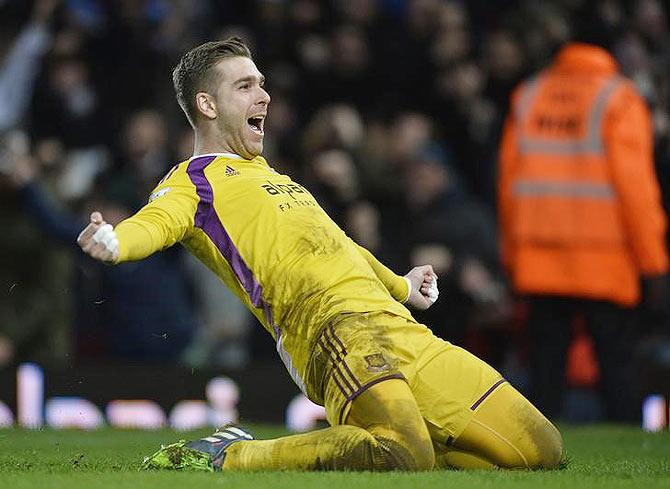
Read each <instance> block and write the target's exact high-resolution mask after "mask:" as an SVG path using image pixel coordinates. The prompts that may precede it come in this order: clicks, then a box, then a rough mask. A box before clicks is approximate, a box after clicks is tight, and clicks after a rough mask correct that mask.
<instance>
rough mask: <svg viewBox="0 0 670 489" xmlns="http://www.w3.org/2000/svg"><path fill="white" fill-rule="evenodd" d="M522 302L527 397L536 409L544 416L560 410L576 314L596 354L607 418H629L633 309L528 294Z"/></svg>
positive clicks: (631, 414)
mask: <svg viewBox="0 0 670 489" xmlns="http://www.w3.org/2000/svg"><path fill="white" fill-rule="evenodd" d="M528 304H529V317H528V329H529V338H530V366H531V372H530V374H531V397H532V401H533V402H534V403H535V405H536V406H537V408H538V409H540V411H542V413H543V414H545V416H547V417H549V418H557V417H560V415H561V407H562V404H563V393H564V390H565V384H566V357H567V351H568V347H569V345H570V341H571V339H572V331H573V329H572V325H573V323H574V320H575V318H576V317H577V315H579V314H581V315H582V316H583V318H584V320H585V323H586V327H587V330H588V332H589V333H590V335H591V337H592V338H593V342H594V346H595V350H596V354H597V357H598V363H599V366H600V386H599V387H600V391H601V395H602V399H603V401H604V406H605V412H606V413H607V417H608V420H610V421H633V420H634V419H635V418H636V416H637V410H636V408H635V406H634V405H633V401H632V397H633V396H632V394H631V392H632V384H631V381H632V378H631V377H632V366H631V362H630V359H631V352H632V349H633V340H634V336H633V333H634V330H633V318H634V314H633V311H632V310H631V309H626V308H622V307H620V306H617V305H616V304H613V303H611V302H605V301H593V300H585V299H574V298H567V297H551V296H532V297H529V298H528Z"/></svg>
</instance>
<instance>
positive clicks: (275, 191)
mask: <svg viewBox="0 0 670 489" xmlns="http://www.w3.org/2000/svg"><path fill="white" fill-rule="evenodd" d="M261 188H262V189H264V190H265V191H266V192H267V193H269V194H270V195H288V196H289V197H291V198H293V199H295V198H296V197H295V195H293V194H308V193H309V192H308V191H307V189H306V188H305V187H303V186H302V185H299V184H297V183H293V182H291V183H272V182H270V181H269V180H268V181H266V183H264V184H263V185H261Z"/></svg>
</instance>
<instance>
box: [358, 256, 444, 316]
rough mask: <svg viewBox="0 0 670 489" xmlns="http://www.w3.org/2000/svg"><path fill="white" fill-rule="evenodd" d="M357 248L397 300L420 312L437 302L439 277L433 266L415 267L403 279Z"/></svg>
mask: <svg viewBox="0 0 670 489" xmlns="http://www.w3.org/2000/svg"><path fill="white" fill-rule="evenodd" d="M356 246H357V247H358V250H359V251H360V253H361V255H363V257H364V258H365V260H366V261H367V262H368V264H369V265H370V266H371V267H372V270H374V272H375V275H377V278H379V280H381V282H382V283H383V284H384V286H385V287H386V289H387V290H388V291H389V293H390V294H391V296H392V297H393V298H394V299H395V300H397V301H398V302H402V303H403V304H409V305H410V306H412V307H414V308H416V309H420V310H423V309H428V308H429V307H430V306H432V305H433V303H434V302H435V301H436V300H437V297H438V295H439V292H438V290H437V275H436V274H435V271H434V270H433V267H432V266H431V265H423V266H420V267H414V268H413V269H412V270H410V271H409V273H408V274H407V275H405V276H404V277H401V276H400V275H397V274H396V273H394V272H393V271H392V270H391V269H389V268H388V267H387V266H386V265H384V264H383V263H381V262H380V261H379V260H377V258H375V256H374V255H373V254H372V253H370V252H369V251H368V250H366V249H365V248H363V247H362V246H360V245H358V244H357V245H356Z"/></svg>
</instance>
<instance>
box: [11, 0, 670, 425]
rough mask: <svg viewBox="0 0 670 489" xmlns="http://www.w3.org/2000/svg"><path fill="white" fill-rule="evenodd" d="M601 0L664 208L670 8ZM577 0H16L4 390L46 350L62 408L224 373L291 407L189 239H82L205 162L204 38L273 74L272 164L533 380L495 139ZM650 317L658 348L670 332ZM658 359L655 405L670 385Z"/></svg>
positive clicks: (464, 331) (595, 412) (576, 401)
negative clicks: (142, 242) (189, 53)
mask: <svg viewBox="0 0 670 489" xmlns="http://www.w3.org/2000/svg"><path fill="white" fill-rule="evenodd" d="M596 3H597V4H598V5H599V8H598V12H599V19H598V20H599V21H598V22H597V23H596V24H595V25H594V28H598V29H603V30H607V31H608V32H609V33H611V34H612V35H614V36H615V37H616V39H617V41H616V43H615V46H614V49H613V52H614V54H615V55H616V57H617V59H618V61H619V62H620V64H621V68H622V70H623V72H624V73H625V74H626V75H627V76H629V77H631V78H632V79H633V80H634V81H635V83H636V85H637V86H638V88H639V90H640V91H641V93H642V94H643V95H644V96H645V98H646V99H647V101H648V102H649V104H650V106H651V108H652V110H653V116H654V122H655V131H656V133H655V142H656V166H657V174H658V178H659V181H660V183H661V188H662V190H663V195H664V202H665V203H666V204H667V203H668V191H669V190H670V180H669V179H670V83H669V78H668V76H667V74H668V72H670V70H669V66H668V64H669V63H670V34H669V33H668V27H667V24H668V22H667V12H666V7H665V6H664V4H663V3H662V2H660V1H657V0H641V1H630V2H627V1H616V0H608V1H600V2H596ZM580 4H581V2H580V1H579V0H554V1H544V2H531V1H521V0H519V1H514V0H505V1H498V2H485V1H479V0H472V1H467V2H459V1H441V0H414V1H403V0H378V1H375V0H352V1H331V2H319V1H313V0H296V1H293V2H289V1H278V0H264V1H249V2H243V1H239V2H234V1H223V0H221V1H216V0H209V1H207V0H201V1H186V0H172V1H170V0H124V1H118V2H107V1H102V0H65V1H61V2H59V1H55V0H36V1H35V2H25V1H17V0H4V1H0V32H1V34H0V56H1V57H2V58H0V59H2V60H3V65H2V67H1V68H0V70H1V71H0V80H2V83H8V84H11V81H12V80H14V81H15V82H16V81H17V80H20V81H21V83H15V84H16V85H17V86H15V87H13V88H11V89H8V90H7V91H5V92H3V93H5V94H9V95H10V96H11V97H10V96H8V98H6V99H5V100H3V101H2V106H3V108H2V109H1V110H0V133H1V134H2V153H1V155H0V166H1V171H2V173H1V174H0V201H1V202H2V203H1V204H0V215H1V216H2V228H3V229H4V230H5V232H3V233H2V234H1V235H0V287H2V289H1V290H2V293H1V294H0V321H1V322H0V400H2V401H5V402H6V403H7V405H8V406H9V407H10V409H11V410H12V411H13V412H16V410H17V404H18V398H17V393H16V387H17V381H16V371H17V370H16V367H17V366H18V365H19V364H21V363H24V362H26V361H32V362H36V363H37V364H39V365H40V366H42V367H44V368H45V369H46V384H45V397H46V398H51V397H54V396H81V397H83V398H86V399H88V400H92V401H93V402H94V403H95V404H96V405H98V406H99V407H100V408H104V407H105V405H106V404H107V403H108V402H109V401H110V400H113V399H124V398H125V399H152V400H155V401H156V402H158V403H159V405H160V406H162V407H163V409H165V410H166V411H167V410H169V409H171V408H172V407H173V406H174V404H175V403H176V402H177V401H178V400H181V399H189V398H195V399H204V398H205V389H206V384H207V381H208V380H209V379H211V378H212V377H215V376H217V375H227V376H229V377H231V378H233V379H235V380H236V381H237V383H238V385H239V386H241V388H242V392H241V404H240V411H241V412H243V413H246V414H245V415H246V416H248V417H251V418H253V419H260V418H263V416H265V419H267V420H278V419H281V417H282V416H283V415H284V412H285V409H286V406H287V403H288V402H289V401H290V400H291V399H292V396H293V395H295V394H296V393H297V389H295V388H294V387H292V386H291V385H290V381H289V380H288V376H287V375H286V374H285V372H284V369H283V366H282V365H281V363H280V362H279V361H278V359H277V358H276V353H275V352H274V345H273V344H272V342H271V340H270V338H269V337H266V335H265V334H264V332H263V331H262V330H261V328H259V327H258V326H257V325H255V324H254V321H253V320H252V318H251V316H250V315H248V314H247V313H246V312H245V311H244V310H243V309H241V306H240V304H238V303H237V302H236V300H235V299H234V298H232V297H231V296H230V295H229V294H227V293H226V291H225V290H224V289H223V287H221V286H219V285H218V284H217V282H216V279H215V278H214V277H213V276H211V275H210V274H209V272H207V271H206V270H204V269H203V268H202V267H201V266H200V265H198V264H197V263H195V262H194V261H193V260H192V259H191V258H190V257H188V256H187V255H186V253H184V252H183V251H182V250H180V249H174V250H170V251H168V252H166V253H162V254H160V255H157V256H155V257H153V258H151V259H149V260H146V261H145V262H142V263H139V264H129V265H123V266H121V267H118V268H109V267H104V266H101V265H98V264H96V263H93V262H92V261H90V260H88V259H87V258H86V257H84V256H83V255H82V254H81V253H80V252H79V251H78V249H77V248H76V247H75V243H74V238H75V237H76V233H77V232H78V230H79V229H81V227H83V225H84V223H85V221H86V219H87V215H88V213H89V211H90V210H91V209H93V208H100V209H101V210H103V213H104V215H105V216H107V217H108V218H109V220H110V221H111V222H112V223H115V222H118V221H119V220H121V219H123V218H124V217H125V216H127V215H129V214H130V213H132V212H133V211H134V210H136V209H137V208H138V207H139V206H141V205H142V203H143V202H144V201H146V198H147V196H148V194H149V192H150V190H151V188H152V187H153V185H154V184H155V183H156V182H157V181H158V180H159V179H160V177H161V176H162V175H163V174H164V173H165V172H166V171H167V169H168V168H170V167H171V166H172V165H173V164H174V163H175V162H178V161H180V160H182V159H185V158H186V157H188V156H190V155H191V152H192V146H191V145H192V139H191V130H190V128H189V127H188V126H187V124H186V121H185V118H184V117H183V115H182V113H181V112H180V110H179V107H178V105H177V104H176V102H175V100H174V96H173V93H172V85H171V76H170V75H171V68H172V67H173V66H174V65H175V63H176V62H177V60H178V59H179V57H180V55H181V54H183V52H185V51H186V50H188V49H189V48H190V47H192V46H194V45H195V44H197V43H200V42H203V41H206V40H212V39H220V38H225V37H227V36H229V35H233V34H235V35H240V36H241V37H243V38H244V39H245V40H246V41H247V42H248V43H249V44H250V45H251V47H252V51H253V53H254V55H255V60H256V62H257V64H258V66H259V68H260V69H261V71H263V72H264V74H265V75H266V77H267V87H268V91H269V92H270V95H271V96H272V103H271V107H270V112H269V117H268V120H267V123H266V144H265V152H264V153H265V156H266V158H267V159H268V160H269V161H270V162H271V163H272V164H273V165H274V166H276V167H277V168H278V169H279V170H280V171H281V172H285V173H288V174H289V175H291V176H292V177H294V178H295V179H297V180H299V181H301V182H304V184H305V185H306V186H307V187H308V188H309V189H310V191H312V192H313V193H314V194H315V196H317V198H318V199H319V201H320V202H321V204H322V205H323V206H324V208H325V209H326V210H327V211H328V212H329V213H330V215H331V216H333V218H334V219H335V220H336V222H338V223H339V224H340V225H341V226H342V227H343V228H344V229H345V230H346V231H347V232H348V233H349V234H350V235H351V236H352V237H353V238H354V239H356V240H357V241H358V242H360V243H361V244H363V245H364V246H366V247H367V248H368V249H370V250H371V251H373V252H374V253H375V255H377V256H378V257H379V258H380V259H381V260H382V261H383V262H385V263H387V264H388V265H389V266H390V267H391V268H393V269H395V270H397V271H403V270H406V269H408V268H409V267H411V266H412V265H413V264H419V263H425V262H429V263H433V264H434V265H435V267H436V269H437V271H438V273H440V274H441V276H442V281H441V289H442V294H441V298H440V301H439V302H438V303H437V304H436V305H435V307H433V308H432V309H431V310H430V311H429V312H428V313H425V314H418V315H417V317H418V319H420V320H422V321H424V322H426V324H428V325H430V326H431V327H432V328H433V330H434V331H435V333H436V334H438V335H439V336H442V337H444V338H446V339H449V340H451V341H454V342H455V343H457V344H460V345H463V346H466V347H467V348H469V349H471V350H472V351H474V352H475V353H477V354H478V355H480V356H482V357H483V358H485V359H486V360H488V361H489V362H491V363H492V364H493V365H494V366H496V367H497V368H499V369H500V370H501V371H502V372H503V373H504V374H505V375H506V376H507V377H508V378H509V379H510V380H511V381H512V382H513V383H514V384H515V385H517V386H518V387H519V388H520V389H522V390H523V389H524V388H525V387H526V385H527V380H526V379H527V365H526V350H525V348H526V347H525V342H524V308H523V303H522V302H520V301H518V300H517V299H516V298H514V297H513V296H512V294H511V293H510V291H509V289H508V287H507V284H506V282H505V278H504V275H503V273H502V271H501V269H500V266H499V263H498V259H497V256H498V252H497V242H496V220H495V178H496V156H497V145H498V142H499V137H500V131H501V126H502V122H503V120H504V117H505V114H506V111H507V105H508V97H509V94H510V92H511V90H512V88H513V87H514V86H515V85H516V84H517V83H518V82H519V81H520V80H521V79H522V78H523V77H525V76H527V75H529V74H530V73H533V72H534V71H536V70H538V69H539V68H542V67H543V66H545V65H546V64H547V63H548V62H549V60H550V59H551V56H552V54H554V53H555V51H556V49H557V48H558V47H559V46H560V45H561V44H563V43H564V42H565V41H566V40H567V39H568V38H569V35H570V32H571V28H572V26H573V25H574V22H575V19H574V14H575V12H576V11H577V10H578V8H579V6H580ZM52 7H55V10H54V11H53V12H50V10H51V8H52ZM19 48H20V49H22V51H21V53H22V54H21V56H17V57H16V58H17V59H14V58H12V57H11V56H10V55H11V53H12V52H13V51H12V50H13V49H19ZM10 61H16V63H10ZM666 208H667V205H666ZM639 317H640V321H639V324H640V327H639V333H640V337H639V340H640V341H641V342H643V340H644V337H645V336H647V335H648V334H650V333H652V332H653V329H654V328H655V327H661V328H663V327H666V328H667V324H666V325H662V324H661V325H658V324H656V322H654V321H651V320H650V318H649V316H648V315H646V313H645V311H644V310H643V309H641V310H640V311H639ZM575 327H576V328H577V329H579V325H578V324H576V325H575ZM632 367H633V366H632ZM640 368H649V367H648V366H645V365H643V366H640ZM645 372H647V373H645V374H644V375H643V376H642V377H641V378H640V385H639V387H640V392H639V395H640V397H641V396H642V394H644V393H645V391H649V390H650V389H651V385H650V384H651V383H652V382H654V381H655V378H656V377H654V375H656V376H657V377H658V378H660V374H658V373H656V374H655V373H654V372H649V371H645ZM568 375H569V379H570V383H571V385H572V390H571V393H570V395H569V396H568V398H567V403H566V410H565V413H564V415H565V418H566V419H568V420H571V421H596V420H599V419H601V416H602V406H600V405H599V404H598V400H597V398H596V397H595V396H594V395H593V386H594V385H595V384H596V382H597V376H598V370H597V365H596V364H595V362H594V360H593V355H592V353H590V347H589V343H588V339H587V338H586V337H585V336H582V335H580V336H578V340H577V341H576V342H575V343H574V344H573V348H572V353H571V356H570V362H569V365H568ZM664 378H665V379H666V380H667V377H664ZM665 388H666V389H667V386H666V387H665ZM18 397H20V396H18ZM259 405H261V406H264V407H268V406H273V407H272V408H268V409H267V410H266V412H265V413H264V412H263V411H262V410H259V409H258V406H259ZM253 406H256V408H254V407H253ZM268 413H269V414H268Z"/></svg>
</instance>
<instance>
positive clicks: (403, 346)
mask: <svg viewBox="0 0 670 489" xmlns="http://www.w3.org/2000/svg"><path fill="white" fill-rule="evenodd" d="M392 378H404V379H405V380H406V381H407V383H408V384H409V386H410V388H411V390H412V393H413V394H414V397H415V399H416V401H417V403H418V405H419V409H420V410H421V414H422V416H423V418H424V419H425V420H426V423H427V425H428V429H429V431H430V434H431V437H432V438H433V439H434V440H435V441H437V442H440V443H450V441H451V440H453V439H455V438H458V436H459V435H460V434H461V432H462V431H463V429H464V428H465V426H466V425H467V424H468V423H469V422H470V419H471V418H472V415H473V412H474V410H475V409H476V408H477V406H478V405H479V404H481V403H482V402H483V400H484V399H486V397H487V396H488V395H490V394H491V393H492V392H493V391H494V390H495V389H496V388H497V387H499V386H500V385H501V384H503V383H504V382H505V381H504V380H503V379H502V376H501V375H500V374H499V373H498V372H497V371H496V370H495V369H493V368H492V367H491V366H489V365H488V364H487V363H486V362H484V361H482V360H480V359H479V358H477V357H475V356H474V355H472V354H471V353H468V352H467V351H465V350H464V349H462V348H459V347H457V346H455V345H452V344H451V343H449V342H447V341H444V340H441V339H439V338H437V337H436V336H435V335H433V333H432V332H431V331H430V330H429V329H428V328H427V327H425V326H423V325H421V324H418V323H416V322H413V321H409V320H407V319H405V318H402V317H399V316H395V315H392V314H389V313H385V312H375V313H367V314H360V313H351V314H342V315H339V316H338V317H337V318H335V320H333V321H331V322H330V323H329V324H328V325H327V326H326V327H325V328H324V330H323V331H322V332H321V334H320V336H319V338H318V340H317V342H316V345H315V347H314V349H313V352H312V357H311V359H310V362H309V365H308V368H307V375H306V379H305V380H306V383H307V390H308V392H310V393H313V394H314V395H313V399H312V400H313V401H315V402H317V403H320V404H323V405H324V406H325V408H326V414H327V418H328V422H329V423H330V424H331V425H338V424H344V423H345V422H346V419H347V415H348V413H349V409H350V408H351V402H352V401H353V400H354V399H355V398H356V397H357V396H358V395H360V394H361V393H362V392H364V391H365V390H366V389H368V388H369V387H371V386H372V385H375V384H377V383H379V382H383V381H384V380H387V379H392Z"/></svg>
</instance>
